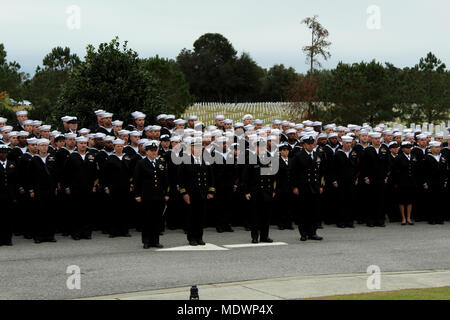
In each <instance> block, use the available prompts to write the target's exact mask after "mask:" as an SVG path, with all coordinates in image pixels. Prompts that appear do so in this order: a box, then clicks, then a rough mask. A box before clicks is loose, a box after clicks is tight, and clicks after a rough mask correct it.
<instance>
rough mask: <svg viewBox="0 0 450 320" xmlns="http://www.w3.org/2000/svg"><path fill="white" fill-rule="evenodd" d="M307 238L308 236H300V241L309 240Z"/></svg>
mask: <svg viewBox="0 0 450 320" xmlns="http://www.w3.org/2000/svg"><path fill="white" fill-rule="evenodd" d="M307 240H308V238H307V237H301V238H300V241H307Z"/></svg>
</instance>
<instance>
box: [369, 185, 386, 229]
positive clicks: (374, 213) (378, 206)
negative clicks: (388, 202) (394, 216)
mask: <svg viewBox="0 0 450 320" xmlns="http://www.w3.org/2000/svg"><path fill="white" fill-rule="evenodd" d="M367 190H368V192H369V196H370V198H368V200H369V202H368V203H367V204H366V208H367V224H372V225H375V226H379V225H383V224H384V223H385V222H386V212H385V210H386V209H385V200H384V194H385V193H384V190H385V184H382V183H371V184H370V185H368V188H367Z"/></svg>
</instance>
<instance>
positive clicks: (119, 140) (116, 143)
mask: <svg viewBox="0 0 450 320" xmlns="http://www.w3.org/2000/svg"><path fill="white" fill-rule="evenodd" d="M119 144H125V141H124V140H122V139H116V140H114V141H113V145H119Z"/></svg>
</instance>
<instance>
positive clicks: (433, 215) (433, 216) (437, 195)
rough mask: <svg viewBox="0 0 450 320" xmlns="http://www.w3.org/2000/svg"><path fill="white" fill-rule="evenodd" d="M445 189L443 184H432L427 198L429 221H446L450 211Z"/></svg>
mask: <svg viewBox="0 0 450 320" xmlns="http://www.w3.org/2000/svg"><path fill="white" fill-rule="evenodd" d="M445 191H446V190H445V189H444V187H443V186H442V187H441V186H431V187H430V190H428V192H427V193H426V199H427V200H428V201H427V202H428V204H429V207H428V210H427V221H428V222H430V223H442V222H444V221H445V215H446V213H447V211H449V209H448V205H447V202H448V201H447V199H446V198H445V194H446V193H445Z"/></svg>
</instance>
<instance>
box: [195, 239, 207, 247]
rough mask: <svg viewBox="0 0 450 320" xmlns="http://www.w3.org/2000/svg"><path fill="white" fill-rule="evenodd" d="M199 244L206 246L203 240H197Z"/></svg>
mask: <svg viewBox="0 0 450 320" xmlns="http://www.w3.org/2000/svg"><path fill="white" fill-rule="evenodd" d="M197 244H198V245H199V246H206V243H205V242H204V241H203V240H197Z"/></svg>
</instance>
